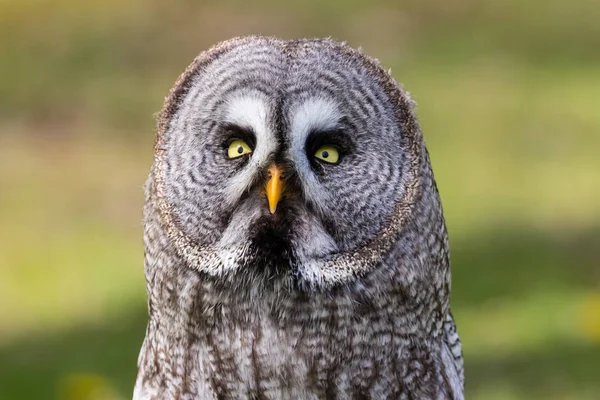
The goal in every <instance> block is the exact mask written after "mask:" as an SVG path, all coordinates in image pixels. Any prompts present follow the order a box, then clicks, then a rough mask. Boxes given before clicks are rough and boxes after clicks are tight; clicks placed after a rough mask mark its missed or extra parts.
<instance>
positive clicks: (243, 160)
mask: <svg viewBox="0 0 600 400" xmlns="http://www.w3.org/2000/svg"><path fill="white" fill-rule="evenodd" d="M148 187H149V188H150V192H151V193H150V196H151V197H152V199H154V200H153V201H154V202H155V204H156V210H155V211H156V212H157V213H158V215H159V218H158V219H159V221H160V224H161V228H162V230H164V231H165V232H167V235H168V240H169V242H170V244H171V245H172V247H173V248H174V249H175V250H176V252H177V255H178V257H180V258H181V260H183V262H184V263H185V265H187V266H188V267H190V268H192V269H194V270H196V271H198V272H200V273H202V274H204V275H206V276H207V277H208V279H213V278H214V279H218V280H219V281H220V282H225V284H227V283H229V284H250V285H255V284H257V283H260V284H266V285H268V284H269V282H275V281H276V282H280V283H281V282H284V283H285V284H286V285H290V287H291V286H294V287H298V288H313V289H315V288H328V287H333V286H336V285H340V284H345V283H348V282H351V281H355V280H360V279H361V277H363V276H365V275H367V274H369V273H372V272H376V271H377V269H378V268H382V267H381V266H382V265H386V264H389V263H391V262H392V260H391V258H393V257H396V256H398V255H399V254H406V253H410V254H413V255H414V256H415V257H416V258H419V257H421V258H422V262H421V263H417V266H416V267H411V268H409V269H407V271H405V273H407V274H417V275H418V274H419V273H421V272H423V271H425V270H426V269H427V266H426V264H428V263H427V260H426V259H425V258H426V257H428V256H429V254H430V253H432V252H433V251H435V250H438V251H442V252H443V253H444V254H445V253H446V246H447V244H446V233H445V227H444V223H443V217H442V214H441V207H440V204H439V198H438V195H437V190H436V189H435V183H434V181H433V176H432V173H431V169H430V166H429V159H428V155H427V151H426V150H425V146H424V143H423V139H422V136H421V133H420V129H419V126H418V123H417V120H416V118H415V116H414V112H413V104H412V102H411V100H410V98H409V97H408V95H407V93H406V92H404V91H403V90H402V88H401V87H400V86H399V85H398V84H397V83H396V81H394V79H393V78H392V77H391V76H390V75H389V74H388V73H387V72H386V71H384V70H383V69H382V68H381V66H380V65H379V64H378V62H377V61H375V60H373V59H371V58H369V57H367V56H365V55H363V54H362V53H361V52H360V51H358V50H355V49H353V48H351V47H349V46H347V45H346V44H343V43H339V42H335V41H333V40H330V39H302V40H292V41H282V40H278V39H274V38H266V37H257V36H251V37H245V38H237V39H233V40H230V41H226V42H223V43H221V44H219V45H217V46H215V47H213V48H212V49H210V50H208V51H207V52H205V53H203V54H201V55H200V56H199V57H198V58H196V60H195V61H194V62H193V63H192V64H191V65H190V66H189V67H188V68H187V70H186V71H185V72H184V73H183V74H182V75H181V77H180V78H179V79H178V81H177V82H176V84H175V86H174V87H173V89H172V90H171V92H170V94H169V96H168V97H167V98H166V100H165V104H164V108H163V110H162V112H161V114H160V117H159V122H158V135H157V140H156V144H155V159H154V164H153V167H152V170H151V173H150V177H149V185H148ZM153 210H154V209H153ZM423 254H425V256H423ZM419 268H422V271H421V270H419Z"/></svg>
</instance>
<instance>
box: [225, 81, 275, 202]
mask: <svg viewBox="0 0 600 400" xmlns="http://www.w3.org/2000/svg"><path fill="white" fill-rule="evenodd" d="M270 117H271V112H270V107H269V102H268V100H266V99H265V98H264V97H263V96H262V95H261V94H259V93H252V92H250V93H248V92H245V93H240V94H238V95H236V96H234V97H232V98H231V99H229V100H227V103H226V105H225V113H224V122H226V123H230V124H235V125H239V126H240V127H245V128H250V129H252V131H253V132H254V134H255V135H256V147H255V148H254V149H253V150H252V154H251V156H250V157H251V160H250V162H249V163H248V165H247V166H246V167H245V168H244V169H243V170H242V171H240V172H239V173H238V174H236V175H235V176H234V177H233V178H232V179H231V180H230V181H229V184H228V188H227V194H226V199H225V200H226V201H227V202H229V204H235V202H237V201H238V200H239V198H240V197H241V196H242V194H243V193H244V191H246V190H248V189H249V187H250V184H251V183H252V178H253V176H254V175H255V174H256V171H257V169H258V168H259V167H260V166H262V165H263V164H265V163H266V161H267V160H268V158H269V155H271V154H272V153H273V152H275V150H276V149H277V140H276V138H275V134H274V133H273V130H272V129H271V126H270V124H269V121H270Z"/></svg>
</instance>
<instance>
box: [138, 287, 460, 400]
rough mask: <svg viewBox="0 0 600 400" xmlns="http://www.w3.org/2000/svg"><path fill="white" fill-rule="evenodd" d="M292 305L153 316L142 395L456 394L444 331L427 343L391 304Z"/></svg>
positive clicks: (304, 396) (145, 352) (141, 378)
mask: <svg viewBox="0 0 600 400" xmlns="http://www.w3.org/2000/svg"><path fill="white" fill-rule="evenodd" d="M288 302H289V307H286V306H285V305H283V306H281V308H280V309H279V310H278V312H276V313H274V312H273V310H272V309H268V308H264V309H262V310H260V312H257V311H258V310H256V309H254V310H252V309H251V308H252V307H256V304H252V305H250V304H248V305H247V309H246V310H245V312H246V313H247V314H246V317H247V318H243V317H242V316H241V315H239V314H238V315H233V314H229V313H228V311H229V310H227V309H226V308H227V306H226V305H225V306H223V305H221V306H220V307H215V308H212V309H211V310H210V311H209V312H208V314H204V316H205V317H208V318H207V319H206V320H205V321H204V322H199V321H198V320H196V321H191V320H185V321H184V320H182V319H178V318H174V319H173V320H172V321H171V323H170V324H169V323H167V324H165V322H166V318H165V317H164V316H162V317H161V319H160V321H161V323H160V324H159V323H158V320H151V321H150V324H149V328H148V334H147V337H146V341H145V343H144V347H143V349H142V352H141V355H140V372H139V375H138V382H137V385H136V396H137V397H134V398H135V399H136V400H138V399H155V398H156V399H159V398H160V399H190V400H191V399H243V398H248V399H288V398H289V399H346V398H348V399H350V398H364V399H384V398H389V399H401V398H408V397H406V396H407V395H408V393H412V394H414V393H422V397H419V398H431V399H434V398H450V399H451V398H455V397H454V396H453V395H452V393H451V389H450V388H449V386H448V382H446V381H445V380H451V379H452V377H451V376H450V377H448V375H449V373H448V372H447V367H448V366H447V365H445V363H444V357H443V352H444V337H443V335H437V337H436V335H435V334H434V335H433V336H430V337H423V336H421V335H420V334H417V333H416V332H423V330H422V329H421V328H422V327H419V328H417V327H406V326H404V325H406V324H408V322H407V321H408V320H407V319H403V318H399V317H394V315H398V314H397V313H391V312H388V311H387V310H386V309H385V308H383V309H381V308H380V309H378V310H373V309H364V308H363V309H361V308H360V307H359V308H357V307H356V306H355V305H352V304H350V303H347V304H344V302H341V304H340V302H339V301H338V302H337V303H336V304H335V305H333V303H331V304H327V303H326V302H323V303H322V304H320V306H322V309H321V310H320V311H319V312H317V310H315V309H313V307H315V303H314V302H307V303H304V304H302V302H300V303H298V300H297V299H288ZM283 304H285V301H283ZM388 306H389V307H394V306H395V305H393V304H389V305H388ZM239 308H240V305H237V306H236V310H237V309H239ZM308 308H310V309H308ZM389 311H391V310H389ZM361 313H362V315H361ZM192 314H193V313H192ZM413 323H414V320H413ZM178 324H182V325H180V326H179V327H176V326H177V325H178ZM411 331H414V333H411ZM442 333H443V332H442Z"/></svg>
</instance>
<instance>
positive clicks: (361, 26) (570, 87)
mask: <svg viewBox="0 0 600 400" xmlns="http://www.w3.org/2000/svg"><path fill="white" fill-rule="evenodd" d="M598 15H600V3H598V2H595V1H591V0H590V1H586V0H577V1H574V2H567V1H564V0H563V1H541V0H532V1H527V2H524V1H517V0H509V1H506V2H491V1H475V0H464V1H457V0H452V1H441V0H425V1H423V0H420V1H416V0H414V1H401V2H395V1H394V2H393V1H374V2H359V1H354V0H352V1H341V0H335V1H328V2H322V1H316V0H310V1H296V0H294V1H289V2H276V1H272V0H269V1H260V2H247V1H244V2H242V1H225V2H216V1H210V2H195V1H179V2H177V3H172V2H167V1H158V0H150V1H142V0H127V1H117V0H105V1H102V2H100V1H91V2H76V1H75V0H54V1H50V0H19V1H17V0H0V399H1V400H4V399H7V400H12V399H68V400H71V399H90V400H91V399H108V400H110V399H115V400H116V399H126V398H131V393H132V388H133V383H134V379H135V374H136V360H137V354H138V351H139V348H140V346H141V341H142V339H143V337H144V330H145V323H146V305H145V288H144V276H143V266H142V262H143V247H142V225H141V207H142V203H143V196H142V185H143V182H144V180H145V177H146V174H147V172H148V168H149V166H150V163H151V159H152V143H153V140H154V119H153V114H154V113H155V112H157V111H158V110H159V109H160V107H161V104H162V99H163V98H164V96H165V95H166V94H167V92H168V90H169V88H170V86H171V85H172V84H173V82H174V81H175V79H176V77H177V76H178V74H179V73H180V72H182V71H183V69H184V68H185V66H186V65H187V64H188V63H189V62H191V60H192V59H193V58H194V57H195V56H196V55H197V54H198V53H199V52H200V51H202V50H204V49H206V48H208V47H209V46H211V45H212V44H214V43H216V42H218V41H220V40H223V39H227V38H230V37H233V36H238V35H243V34H249V33H255V34H257V33H262V34H267V35H277V36H281V37H284V38H292V37H299V36H331V37H333V38H335V39H338V40H345V41H348V42H349V43H350V44H351V45H353V46H357V47H362V48H363V50H364V51H365V52H366V53H368V54H369V55H371V56H373V57H376V58H378V59H379V60H380V61H381V62H382V63H383V65H384V66H386V67H387V68H391V70H392V74H393V75H394V77H395V78H396V79H397V80H398V81H399V82H402V83H403V85H404V86H405V88H406V89H407V90H408V91H409V92H410V93H411V95H412V97H413V99H415V100H416V102H417V113H418V116H419V119H420V121H421V125H422V128H423V132H424V134H425V138H426V142H427V145H428V148H429V151H430V154H431V158H432V163H433V167H434V172H435V175H436V179H437V183H438V186H439V189H440V193H441V196H442V201H443V204H444V210H445V215H446V219H447V224H448V230H449V232H450V241H451V251H452V256H451V258H452V267H453V293H452V305H453V313H454V316H455V318H456V320H457V323H458V329H459V333H460V334H461V338H462V340H463V343H464V353H465V359H466V388H467V397H468V398H471V399H490V400H495V399H597V398H600V383H599V382H600V381H599V380H598V378H597V375H598V373H597V371H598V370H599V368H600V361H598V360H600V157H598V149H600V112H599V111H598V100H599V94H600V25H599V24H598V23H597V17H598Z"/></svg>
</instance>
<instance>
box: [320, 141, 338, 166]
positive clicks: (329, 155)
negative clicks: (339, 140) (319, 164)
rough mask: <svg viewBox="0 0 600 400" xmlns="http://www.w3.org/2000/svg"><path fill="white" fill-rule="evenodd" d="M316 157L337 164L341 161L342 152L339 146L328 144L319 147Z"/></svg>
mask: <svg viewBox="0 0 600 400" xmlns="http://www.w3.org/2000/svg"><path fill="white" fill-rule="evenodd" d="M315 157H316V158H318V159H319V160H321V161H325V162H326V163H329V164H337V163H338V162H339V161H340V152H339V151H338V149H337V147H335V146H332V145H330V144H328V145H325V146H321V147H319V148H318V149H317V151H316V152H315Z"/></svg>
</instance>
